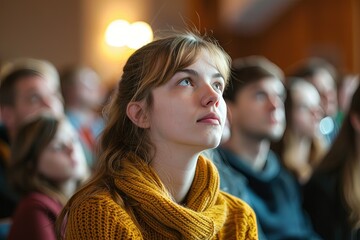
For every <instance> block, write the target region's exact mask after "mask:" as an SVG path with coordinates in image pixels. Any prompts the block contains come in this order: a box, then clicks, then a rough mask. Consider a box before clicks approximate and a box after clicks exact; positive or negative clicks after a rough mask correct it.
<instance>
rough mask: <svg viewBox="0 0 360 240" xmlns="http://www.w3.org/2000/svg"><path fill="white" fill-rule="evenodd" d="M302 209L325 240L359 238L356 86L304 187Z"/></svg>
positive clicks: (359, 97) (359, 143)
mask: <svg viewBox="0 0 360 240" xmlns="http://www.w3.org/2000/svg"><path fill="white" fill-rule="evenodd" d="M304 206H305V208H306V209H307V211H308V212H309V214H310V216H311V219H312V222H313V224H314V227H315V230H316V231H318V233H319V234H320V235H321V236H322V237H323V238H324V239H329V240H332V239H334V240H347V239H348V240H350V239H360V87H359V86H358V87H357V90H356V91H355V93H354V95H353V97H352V101H351V104H350V106H349V109H348V113H347V115H346V117H345V119H344V122H343V124H342V127H341V129H340V132H339V134H338V136H337V138H336V139H335V141H334V144H333V145H332V147H331V148H330V150H329V152H328V153H327V154H326V156H325V157H324V159H323V160H322V162H321V164H320V165H319V167H318V169H317V170H316V172H315V173H314V175H313V177H312V178H311V179H310V181H309V183H308V184H307V185H306V186H305V188H304Z"/></svg>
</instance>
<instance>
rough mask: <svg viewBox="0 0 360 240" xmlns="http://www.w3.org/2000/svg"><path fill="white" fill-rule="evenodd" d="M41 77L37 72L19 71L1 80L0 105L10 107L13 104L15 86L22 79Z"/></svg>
mask: <svg viewBox="0 0 360 240" xmlns="http://www.w3.org/2000/svg"><path fill="white" fill-rule="evenodd" d="M33 76H41V75H40V74H39V73H38V72H36V71H34V70H31V69H19V70H17V71H14V72H12V73H11V74H9V75H8V76H6V77H5V78H4V79H2V80H1V84H0V104H1V105H8V106H9V105H10V106H13V105H14V104H15V94H16V92H15V84H16V82H17V81H19V80H20V79H22V78H26V77H33Z"/></svg>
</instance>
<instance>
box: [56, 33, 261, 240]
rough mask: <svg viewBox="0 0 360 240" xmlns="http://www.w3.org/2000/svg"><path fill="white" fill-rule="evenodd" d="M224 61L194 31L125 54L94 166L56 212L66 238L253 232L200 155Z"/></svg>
mask: <svg viewBox="0 0 360 240" xmlns="http://www.w3.org/2000/svg"><path fill="white" fill-rule="evenodd" d="M229 62H230V60H229V57H228V55H227V54H226V53H224V51H223V50H222V49H221V48H220V47H219V46H218V45H217V44H216V43H215V42H213V41H211V40H210V39H207V38H203V37H200V36H198V35H196V34H193V33H184V34H174V35H172V36H168V37H165V38H162V39H158V40H156V41H153V42H151V43H149V44H148V45H146V46H144V47H142V48H140V49H139V50H137V51H136V52H135V53H134V54H133V55H132V56H131V57H130V58H129V59H128V61H127V63H126V65H125V67H124V71H123V75H122V78H121V80H120V82H119V85H118V89H117V91H116V92H115V95H114V96H113V98H112V101H111V103H110V104H109V106H108V109H107V111H106V113H107V123H106V126H105V129H104V132H103V135H102V138H101V149H100V150H101V153H100V158H99V160H98V161H99V162H98V163H99V165H98V166H97V168H96V170H97V172H96V173H95V175H94V177H93V178H92V179H91V181H90V182H89V183H88V184H86V186H85V187H84V188H82V190H80V191H79V192H77V193H76V194H75V195H74V197H72V198H71V199H70V201H69V202H68V204H67V205H66V206H65V209H64V211H63V213H62V215H61V216H60V219H59V220H60V221H59V225H58V229H60V230H61V229H64V235H63V237H64V238H65V239H257V229H256V220H255V216H254V213H253V211H252V209H251V208H250V207H249V206H248V205H246V204H245V203H244V202H243V201H241V200H239V199H237V198H235V197H233V196H230V195H228V194H226V193H224V192H221V191H219V176H218V172H217V170H216V168H215V167H214V165H213V164H212V163H211V162H210V161H209V160H208V159H206V158H205V157H203V156H202V155H201V152H202V151H203V150H205V149H208V148H213V147H216V146H217V145H218V144H219V142H220V139H221V135H222V131H223V127H224V124H225V117H226V105H225V102H224V99H223V97H222V94H223V90H224V88H225V85H226V83H227V80H228V77H229Z"/></svg>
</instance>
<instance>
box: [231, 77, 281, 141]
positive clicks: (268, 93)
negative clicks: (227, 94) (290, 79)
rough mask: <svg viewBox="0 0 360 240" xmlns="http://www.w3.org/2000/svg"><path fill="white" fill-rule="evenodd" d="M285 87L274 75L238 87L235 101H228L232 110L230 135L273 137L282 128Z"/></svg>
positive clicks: (278, 136)
mask: <svg viewBox="0 0 360 240" xmlns="http://www.w3.org/2000/svg"><path fill="white" fill-rule="evenodd" d="M284 99H285V88H284V86H283V84H282V82H281V81H280V80H279V79H276V78H264V79H261V80H259V81H257V82H254V83H250V84H248V85H246V86H244V88H243V89H241V90H240V91H239V92H238V93H237V95H236V98H235V102H230V103H229V104H228V106H229V108H230V110H231V113H232V129H233V131H235V132H234V133H233V134H240V135H242V137H243V138H244V137H245V138H253V139H257V140H263V139H269V140H276V139H279V138H281V137H282V135H283V133H284V130H285V111H284Z"/></svg>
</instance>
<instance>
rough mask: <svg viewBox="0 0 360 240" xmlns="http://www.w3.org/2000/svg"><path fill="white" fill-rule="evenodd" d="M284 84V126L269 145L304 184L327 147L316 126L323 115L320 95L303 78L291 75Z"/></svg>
mask: <svg viewBox="0 0 360 240" xmlns="http://www.w3.org/2000/svg"><path fill="white" fill-rule="evenodd" d="M287 87H288V91H287V98H286V100H285V114H286V129H285V133H284V136H283V137H282V139H281V140H280V141H279V142H275V143H273V145H272V149H273V150H274V151H275V152H276V153H277V154H278V155H279V156H280V159H281V161H282V162H283V164H284V166H285V167H286V168H287V169H288V170H289V171H290V172H292V173H293V174H294V175H295V177H296V178H297V179H298V181H299V183H300V184H305V183H306V182H307V181H308V180H309V178H310V177H311V175H312V173H313V170H314V168H315V167H316V166H317V165H318V164H319V162H320V160H321V159H322V157H323V156H324V154H325V151H326V141H325V138H324V137H323V136H322V135H321V134H320V130H319V123H320V120H321V118H322V116H323V113H322V109H321V107H320V106H319V105H320V95H319V93H318V91H317V90H316V88H315V87H314V86H313V85H312V84H311V83H309V82H307V81H305V80H304V79H302V78H290V79H289V80H288V85H287Z"/></svg>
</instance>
